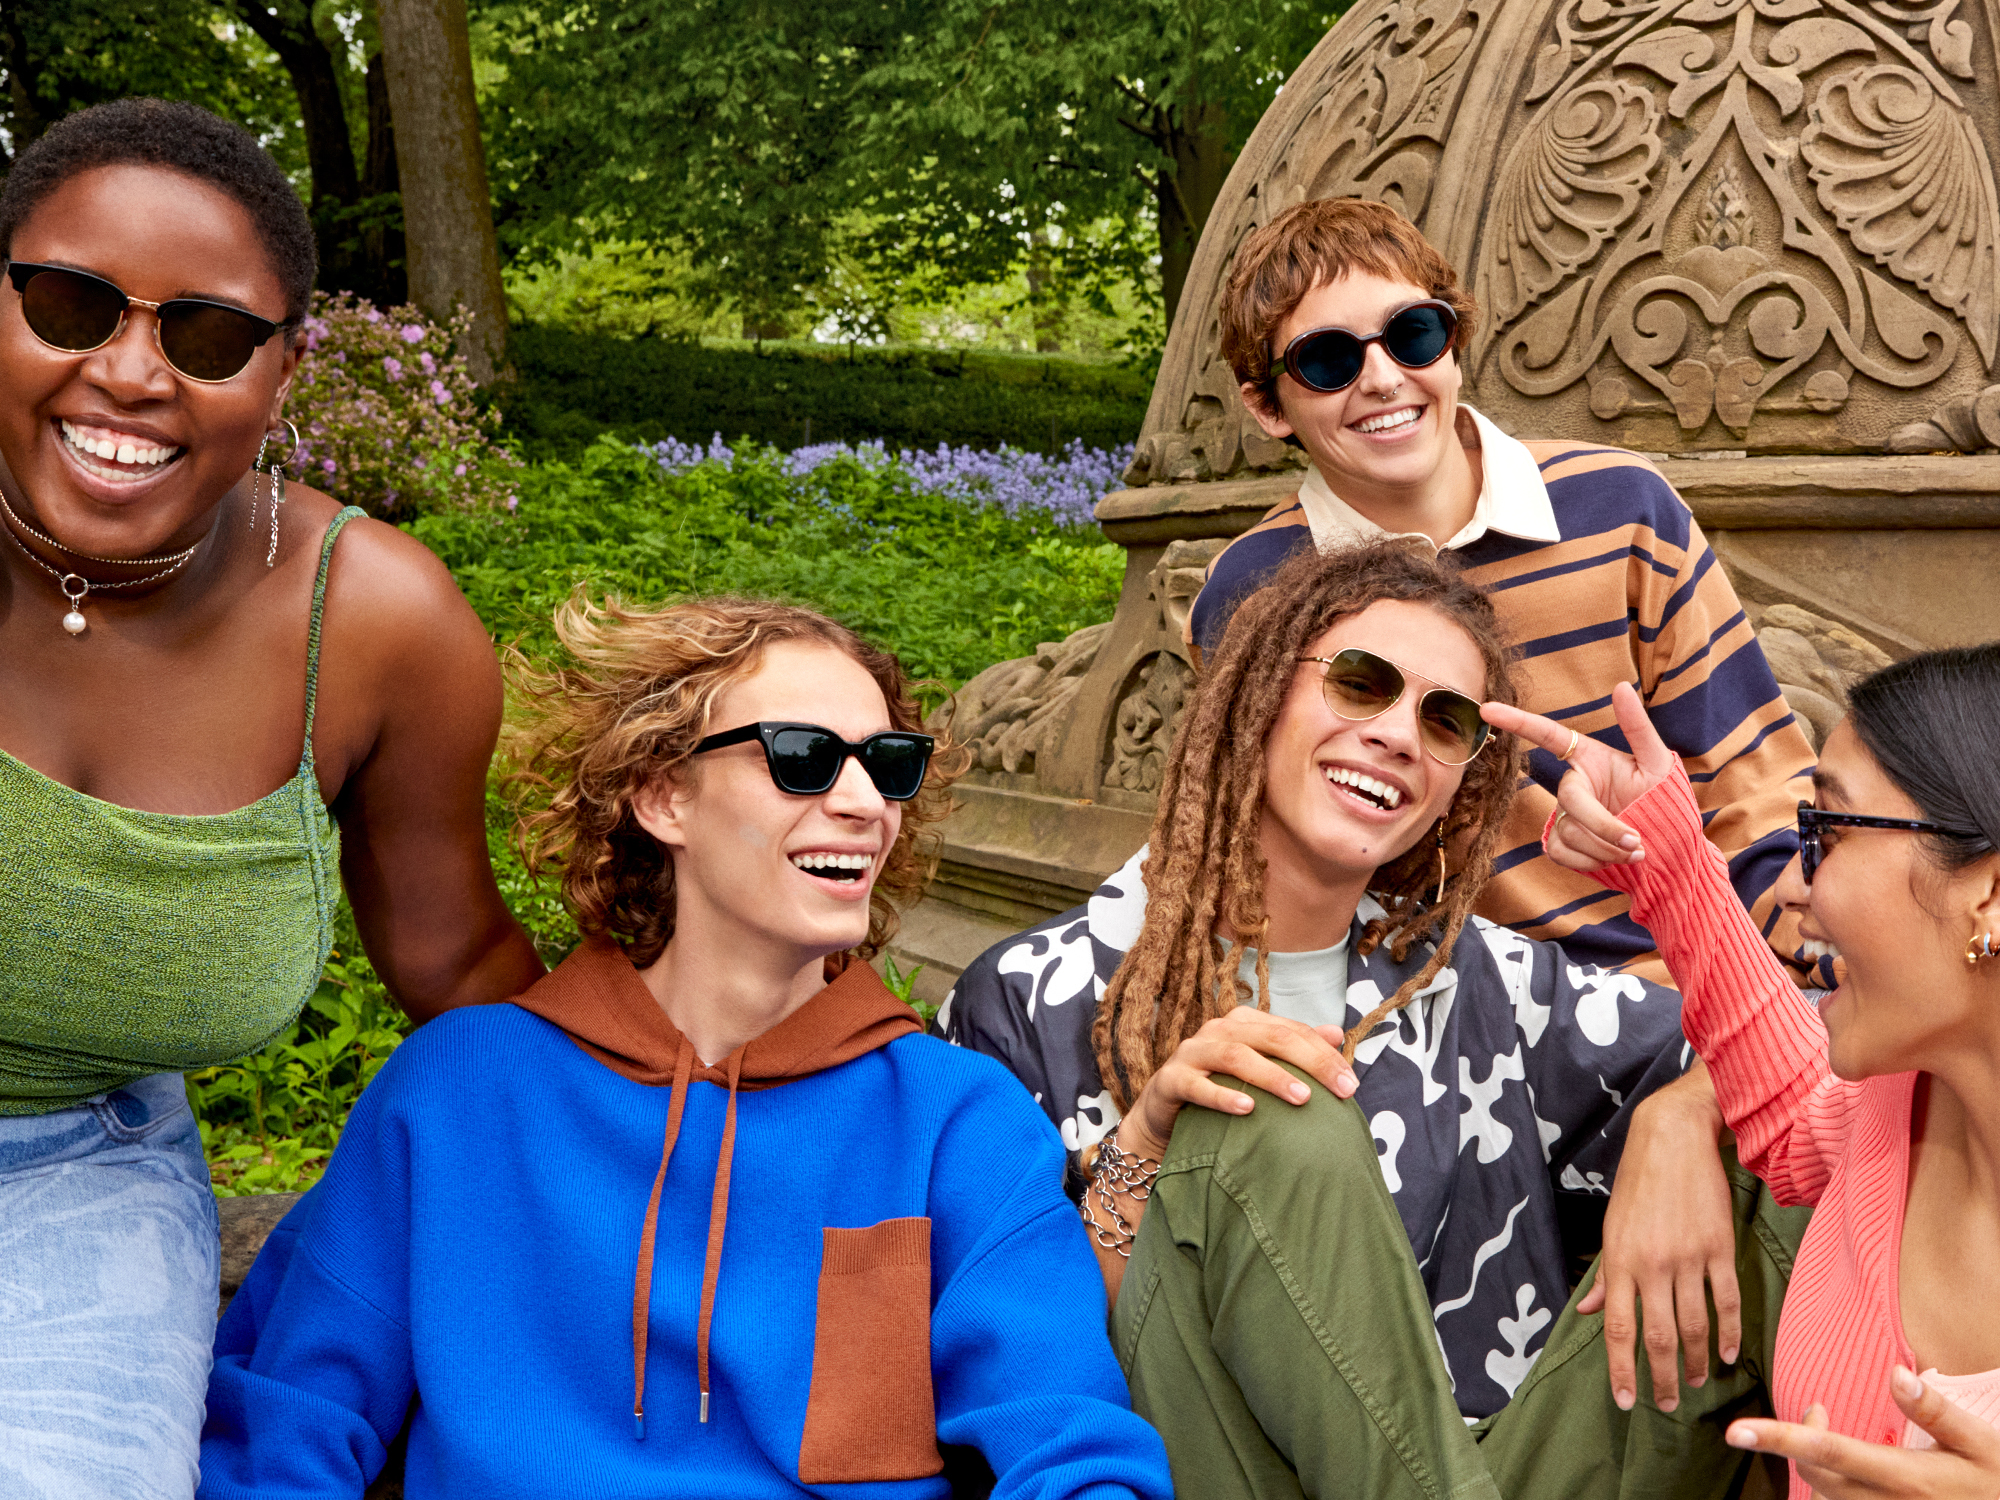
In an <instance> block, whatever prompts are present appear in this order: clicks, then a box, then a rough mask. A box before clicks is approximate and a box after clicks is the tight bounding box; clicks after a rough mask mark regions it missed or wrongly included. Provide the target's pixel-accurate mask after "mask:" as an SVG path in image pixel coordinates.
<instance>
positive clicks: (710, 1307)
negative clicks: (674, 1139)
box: [694, 1047, 743, 1422]
mask: <svg viewBox="0 0 2000 1500" xmlns="http://www.w3.org/2000/svg"><path fill="white" fill-rule="evenodd" d="M742 1076H743V1049H742V1048H740V1047H739V1048H738V1049H737V1050H736V1051H735V1052H733V1053H731V1054H730V1056H729V1107H728V1109H727V1110H725V1111H724V1113H723V1116H722V1150H721V1151H720V1153H718V1155H717V1157H716V1162H715V1194H714V1196H713V1197H712V1198H710V1199H709V1204H708V1263H707V1264H706V1265H705V1266H703V1267H702V1272H701V1327H700V1331H699V1332H698V1333H697V1334H696V1335H695V1344H694V1349H695V1373H696V1374H697V1375H698V1376H699V1377H700V1380H701V1419H702V1421H704V1422H706V1421H707V1420H708V1327H709V1324H711V1323H712V1322H714V1321H715V1283H716V1279H717V1278H718V1277H719V1276H720V1275H721V1274H722V1234H723V1230H724V1229H725V1228H726V1227H727V1226H728V1224H729V1165H730V1163H731V1162H732V1161H733V1160H734V1159H735V1156H736V1082H737V1080H738V1079H739V1078H741V1077H742Z"/></svg>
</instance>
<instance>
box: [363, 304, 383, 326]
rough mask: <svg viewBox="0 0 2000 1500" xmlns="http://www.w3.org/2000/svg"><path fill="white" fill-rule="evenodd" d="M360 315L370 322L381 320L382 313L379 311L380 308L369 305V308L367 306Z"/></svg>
mask: <svg viewBox="0 0 2000 1500" xmlns="http://www.w3.org/2000/svg"><path fill="white" fill-rule="evenodd" d="M361 316H362V317H364V318H366V319H367V320H368V321H369V322H371V323H379V322H381V321H382V313H381V310H380V309H379V308H373V307H371V308H369V309H368V310H367V311H366V312H364V313H363V314H362V315H361Z"/></svg>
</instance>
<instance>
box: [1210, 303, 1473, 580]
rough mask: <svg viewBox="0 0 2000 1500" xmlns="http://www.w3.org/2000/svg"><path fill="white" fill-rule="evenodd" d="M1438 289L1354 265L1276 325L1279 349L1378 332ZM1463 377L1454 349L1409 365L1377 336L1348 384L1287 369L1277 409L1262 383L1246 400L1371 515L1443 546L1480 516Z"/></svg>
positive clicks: (1269, 428)
mask: <svg viewBox="0 0 2000 1500" xmlns="http://www.w3.org/2000/svg"><path fill="white" fill-rule="evenodd" d="M1430 295H1431V293H1429V292H1427V291H1425V290H1424V289H1423V288H1422V287H1419V286H1415V285H1412V284H1411V283H1409V282H1404V281H1391V280H1388V279H1387V278H1385V277H1382V276H1377V275H1375V274H1374V273H1372V272H1368V271H1353V272H1350V273H1349V274H1347V275H1345V276H1342V277H1340V278H1339V279H1337V280H1335V281H1331V282H1321V283H1320V284H1319V285H1317V286H1315V287H1314V288H1313V289H1312V290H1311V291H1310V292H1308V293H1307V294H1306V295H1305V297H1304V298H1303V299H1302V300H1301V301H1300V302H1299V305H1298V306H1297V307H1295V308H1293V309H1292V311H1291V313H1290V314H1288V315H1287V316H1286V318H1285V320H1284V321H1283V322H1282V323H1280V324H1279V325H1278V328H1277V331H1276V332H1275V333H1274V334H1273V335H1272V337H1271V349H1272V350H1273V352H1282V351H1283V350H1284V349H1285V347H1286V346H1287V345H1288V344H1290V342H1291V341H1292V340H1293V339H1294V338H1296V337H1298V336H1299V335H1300V334H1301V333H1304V332H1306V331H1307V330H1308V329H1312V328H1345V329H1348V330H1350V331H1352V332H1354V333H1358V334H1370V333H1374V332H1376V331H1378V330H1379V329H1381V328H1382V326H1383V325H1384V324H1386V323H1387V322H1388V321H1389V318H1390V317H1391V316H1392V315H1393V314H1394V313H1396V312H1398V311H1399V310H1401V309H1402V308H1405V307H1407V306H1409V305H1410V304H1411V303H1412V302H1420V301H1422V300H1424V299H1425V298H1426V297H1429V296H1430ZM1462 384H1463V377H1462V376H1461V375H1460V373H1459V366H1458V354H1457V351H1456V350H1454V351H1453V352H1451V353H1449V354H1447V355H1445V356H1444V358H1442V359H1440V360H1438V361H1437V362H1436V363H1435V364H1431V365H1427V366H1425V367H1424V368H1423V369H1420V370H1411V369H1406V368H1404V367H1403V366H1402V365H1399V364H1397V363H1396V362H1395V361H1394V360H1393V359H1391V358H1390V357H1389V355H1388V351H1387V350H1385V349H1384V348H1383V347H1382V345H1381V344H1380V343H1374V344H1370V345H1369V346H1368V351H1367V357H1366V360H1365V361H1364V363H1363V364H1362V367H1361V374H1360V376H1359V377H1358V378H1357V379H1356V380H1355V381H1354V383H1353V384H1352V385H1350V386H1348V387H1347V388H1346V389H1345V390H1339V391H1314V390H1309V389H1307V388H1306V387H1305V386H1303V385H1300V384H1299V383H1298V381H1296V380H1294V379H1293V378H1292V377H1291V376H1290V375H1281V376H1279V377H1278V382H1277V402H1278V410H1277V411H1276V412H1271V411H1268V410H1266V409H1265V407H1264V405H1263V401H1262V391H1261V388H1260V387H1258V386H1256V385H1254V384H1246V385H1245V386H1244V387H1243V404H1244V405H1245V406H1246V407H1247V408H1248V409H1249V411H1250V414H1251V416H1253V417H1254V418H1256V420H1257V424H1258V425H1259V426H1260V427H1262V428H1263V429H1264V431H1265V432H1267V433H1269V434H1270V435H1271V436H1272V437H1275V438H1283V437H1297V438H1298V440H1299V441H1300V442H1301V443H1303V444H1304V445H1305V449H1306V452H1307V453H1308V454H1310V455H1311V457H1312V461H1313V463H1314V464H1315V465H1316V466H1317V467H1318V469H1319V471H1320V473H1321V474H1322V475H1323V476H1324V477H1325V479H1326V482H1327V483H1328V484H1329V485H1330V486H1331V487H1332V488H1333V492H1334V493H1335V494H1337V495H1338V496H1340V498H1341V499H1342V500H1345V501H1346V502H1347V503H1348V504H1349V505H1351V506H1353V507H1354V508H1355V509H1356V510H1358V511H1360V512H1361V513H1362V514H1363V515H1365V516H1367V517H1368V518H1369V519H1370V520H1371V521H1374V522H1375V523H1376V524H1377V525H1379V526H1382V527H1383V528H1384V529H1386V530H1389V531H1394V532H1401V531H1425V532H1429V533H1430V534H1431V535H1432V537H1433V539H1434V540H1436V541H1438V542H1439V543H1443V542H1444V541H1447V540H1449V539H1450V537H1451V536H1452V535H1454V534H1455V533H1456V532H1457V531H1458V530H1459V528H1460V527H1462V526H1463V525H1464V524H1465V523H1466V522H1467V521H1469V520H1470V519H1471V518H1472V511H1473V507H1474V505H1475V504H1476V503H1477V501H1478V499H1479V474H1478V469H1477V467H1476V464H1475V461H1474V460H1473V459H1472V458H1470V457H1469V456H1468V455H1467V452H1466V449H1465V448H1464V446H1463V445H1462V444H1461V443H1460V441H1459V438H1458V426H1457V423H1458V392H1459V387H1460V386H1461V385H1462ZM1440 531H1442V535H1439V534H1438V533H1439V532H1440Z"/></svg>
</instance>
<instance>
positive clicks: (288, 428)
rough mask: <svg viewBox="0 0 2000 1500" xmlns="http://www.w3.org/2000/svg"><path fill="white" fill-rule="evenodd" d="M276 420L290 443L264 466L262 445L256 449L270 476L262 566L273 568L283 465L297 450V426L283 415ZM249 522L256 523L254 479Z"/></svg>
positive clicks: (282, 494) (267, 440)
mask: <svg viewBox="0 0 2000 1500" xmlns="http://www.w3.org/2000/svg"><path fill="white" fill-rule="evenodd" d="M278 420H279V421H280V422H283V423H284V424H285V432H286V435H287V436H289V437H290V438H291V443H290V445H289V446H288V447H287V448H286V449H285V451H284V452H283V453H282V454H280V455H279V456H278V457H276V458H274V459H272V460H271V461H270V463H269V465H268V466H265V463H264V447H263V446H259V448H258V449H257V463H258V465H259V466H260V467H264V471H265V472H266V473H267V474H269V475H270V476H271V498H270V505H271V550H270V551H269V552H267V553H265V554H264V566H265V567H267V568H275V567H276V566H277V565H278V507H279V506H281V505H283V504H284V503H285V465H286V464H288V463H290V462H291V461H292V455H293V454H295V453H297V452H298V451H299V430H298V428H296V427H294V426H293V425H292V424H291V422H290V421H288V420H287V419H286V418H284V417H280V418H278ZM270 441H271V434H270V433H268V432H267V433H265V434H264V444H265V445H268V444H269V443H270ZM250 524H251V525H252V526H255V525H256V524H257V487H256V481H255V480H252V481H251V486H250Z"/></svg>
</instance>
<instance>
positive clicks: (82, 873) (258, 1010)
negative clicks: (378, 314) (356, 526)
mask: <svg viewBox="0 0 2000 1500" xmlns="http://www.w3.org/2000/svg"><path fill="white" fill-rule="evenodd" d="M360 514H362V512H361V511H359V510H357V509H355V508H354V507H352V506H349V507H348V508H347V509H345V510H343V511H341V513H340V514H339V515H337V516H335V517H334V518H333V524H332V525H330V526H329V527H327V530H326V540H325V541H324V542H323V543H322V544H321V546H320V554H319V575H318V577H317V578H316V579H315V580H314V582H313V597H312V623H311V626H310V633H309V635H308V637H307V640H308V648H307V653H306V742H305V751H304V753H303V754H302V755H301V756H300V758H299V770H298V774H297V775H296V776H294V777H293V778H292V779H291V780H290V781H288V782H286V783H285V784H284V785H283V786H281V787H279V788H278V789H277V790H276V791H275V792H272V793H271V794H270V795H269V796H268V797H263V798H260V799H259V800H258V801H256V802H253V803H251V804H250V805H249V806H248V807H241V808H238V809H237V810H236V811H235V812H228V813H219V814H215V815H212V816H185V815H181V814H175V813H150V812H135V811H133V810H132V809H130V808H124V807H117V806H114V805H113V804H111V803H109V802H101V801H99V800H98V799H97V798H95V797H91V796H87V795H85V794H84V793H82V792H79V791H76V790H74V789H73V788H71V787H67V786H64V785H63V784H62V783H61V782H58V781H53V780H51V779H50V778H49V777H47V776H44V775H42V774H41V773H40V772H39V771H36V770H33V769H31V768H30V767H28V766H25V765H23V764H22V763H21V762H20V761H18V760H16V759H14V757H13V756H11V755H9V754H7V753H6V752H5V751H4V750H0V1115H36V1114H46V1113H48V1112H50V1111H52V1110H58V1109H68V1108H71V1107H73V1106H75V1105H78V1104H81V1103H83V1102H84V1101H86V1100H88V1099H90V1098H91V1097H92V1096H93V1095H97V1094H103V1093H106V1092H108V1091H110V1090H112V1089H116V1088H121V1087H123V1086H124V1085H125V1084H128V1083H130V1082H132V1081H133V1080H134V1079H136V1078H143V1077H145V1076H146V1075H147V1074H149V1073H166V1072H188V1071H190V1070H192V1069H195V1068H205V1067H211V1066H213V1065H215V1064H217V1063H224V1062H232V1061H234V1060H235V1059H237V1058H241V1057H247V1056H248V1055H249V1054H251V1053H253V1052H257V1051H259V1050H261V1049H262V1048H264V1047H265V1046H267V1045H269V1044H270V1043H271V1042H272V1041H273V1040H274V1039H275V1038H276V1037H277V1036H278V1035H279V1033H281V1032H282V1031H284V1029H285V1028H286V1027H287V1026H289V1025H291V1023H292V1022H293V1020H294V1019H296V1018H297V1016H298V1014H299V1011H300V1010H301V1009H302V1008H303V1007H304V1005H305V1003H306V999H307V997H308V996H310V995H311V994H312V992H313V989H314V987H315V986H316V985H317V984H318V983H319V975H320V970H321V968H322V967H323V966H324V965H325V963H326V957H327V953H328V952H329V951H330V950H331V949H332V947H333V913H334V906H335V903H336V902H337V901H338V900H339V895H340V881H339V874H338V870H339V853H340V835H339V832H338V831H337V830H336V829H335V827H334V824H333V819H332V818H331V817H330V816H328V814H327V810H326V803H325V802H324V800H322V798H321V796H320V790H319V778H318V777H317V775H316V774H315V773H314V769H313V711H314V709H315V707H316V706H317V700H318V697H319V641H320V616H321V614H322V612H323V611H324V609H325V606H326V574H327V565H328V564H329V563H330V562H331V561H332V559H333V544H334V542H335V540H336V539H337V538H338V537H339V535H340V532H341V528H342V527H344V526H345V525H346V524H347V523H348V522H349V521H350V520H352V519H353V518H354V517H356V516H358V515H360Z"/></svg>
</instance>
